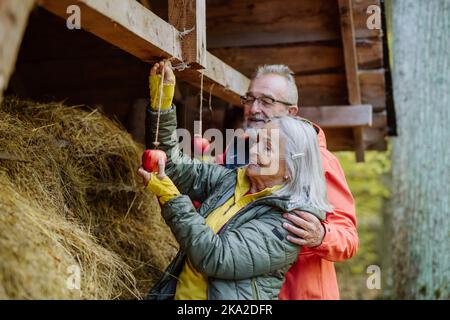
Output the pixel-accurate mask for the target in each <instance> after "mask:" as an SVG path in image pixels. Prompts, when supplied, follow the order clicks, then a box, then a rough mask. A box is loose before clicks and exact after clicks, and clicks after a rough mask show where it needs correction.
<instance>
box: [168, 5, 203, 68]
mask: <svg viewBox="0 0 450 320" xmlns="http://www.w3.org/2000/svg"><path fill="white" fill-rule="evenodd" d="M169 23H170V24H171V25H173V26H174V27H175V28H176V29H178V31H180V36H181V48H182V52H183V60H184V62H187V63H188V64H189V66H190V67H191V68H196V69H205V68H206V63H207V62H206V59H207V58H206V4H205V0H185V1H179V0H169Z"/></svg>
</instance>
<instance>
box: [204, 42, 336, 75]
mask: <svg viewBox="0 0 450 320" xmlns="http://www.w3.org/2000/svg"><path fill="white" fill-rule="evenodd" d="M210 52H211V53H213V54H214V55H216V56H217V57H218V58H220V59H222V60H223V61H224V62H226V63H228V64H229V65H230V66H232V67H234V68H237V69H239V70H240V71H241V72H242V73H244V74H245V75H247V76H251V75H252V74H253V72H254V71H255V70H256V68H257V67H258V66H259V65H263V64H285V65H287V66H289V67H290V68H291V70H292V71H294V72H295V73H296V74H297V75H299V74H314V73H325V72H329V70H330V69H331V70H333V69H339V68H343V56H342V48H341V47H340V46H333V45H325V44H311V45H306V46H305V45H299V44H294V45H284V46H262V47H239V48H218V49H212V50H210Z"/></svg>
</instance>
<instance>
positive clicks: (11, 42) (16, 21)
mask: <svg viewBox="0 0 450 320" xmlns="http://www.w3.org/2000/svg"><path fill="white" fill-rule="evenodd" d="M33 6H34V0H23V1H16V0H2V1H0V102H1V101H2V97H3V91H4V90H5V89H6V88H7V86H8V83H9V79H10V77H11V75H12V73H13V72H14V69H15V65H16V59H17V55H18V52H19V48H20V44H21V43H22V37H23V34H24V32H25V28H26V26H27V21H28V16H29V14H30V12H31V9H32V8H33Z"/></svg>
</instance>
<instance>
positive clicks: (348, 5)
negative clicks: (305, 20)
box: [338, 0, 364, 162]
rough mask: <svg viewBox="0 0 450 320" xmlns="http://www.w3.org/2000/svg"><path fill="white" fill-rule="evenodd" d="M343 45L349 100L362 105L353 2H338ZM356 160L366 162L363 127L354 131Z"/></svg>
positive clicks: (346, 0)
mask: <svg viewBox="0 0 450 320" xmlns="http://www.w3.org/2000/svg"><path fill="white" fill-rule="evenodd" d="M338 5H339V13H340V21H341V35H342V45H343V49H344V61H345V73H346V77H347V89H348V100H349V102H350V104H351V105H359V104H361V89H360V86H359V78H358V61H357V54H356V42H355V28H354V22H353V12H352V1H351V0H338ZM353 135H354V139H355V152H356V160H357V161H358V162H362V161H364V139H363V127H362V126H359V127H356V128H354V129H353Z"/></svg>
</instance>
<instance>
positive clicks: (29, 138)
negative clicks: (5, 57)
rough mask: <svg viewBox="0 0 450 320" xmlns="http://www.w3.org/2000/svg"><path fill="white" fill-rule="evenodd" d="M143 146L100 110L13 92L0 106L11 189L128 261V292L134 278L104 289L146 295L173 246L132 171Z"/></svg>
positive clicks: (2, 157)
mask: <svg viewBox="0 0 450 320" xmlns="http://www.w3.org/2000/svg"><path fill="white" fill-rule="evenodd" d="M142 150H143V147H142V146H140V145H137V144H136V143H135V142H134V141H133V140H132V138H131V136H130V135H129V134H128V133H126V132H125V130H124V129H123V128H121V127H120V126H119V125H118V124H117V123H115V122H114V121H111V120H110V119H108V118H106V117H105V116H103V115H102V114H100V113H99V112H98V111H97V110H86V108H85V107H83V106H75V107H70V108H69V107H66V106H64V105H62V104H61V103H49V104H37V103H33V102H31V101H20V100H17V99H7V100H6V101H4V103H3V104H2V106H1V108H0V168H3V170H4V172H5V175H6V176H7V177H8V178H9V180H10V181H12V183H13V188H14V190H16V191H17V193H18V194H20V195H22V197H23V198H24V199H26V200H27V201H29V202H30V203H31V204H32V207H33V208H35V209H36V210H41V211H42V212H51V213H52V216H57V217H58V218H55V219H59V220H58V221H59V222H61V221H67V222H70V223H72V222H73V223H75V224H76V225H78V227H79V228H81V230H82V231H83V232H85V233H86V234H87V235H89V236H92V238H93V242H95V243H97V244H99V245H101V246H103V247H104V248H105V250H108V251H109V252H110V253H111V254H113V255H114V254H117V255H118V256H119V257H120V259H121V260H122V262H121V263H122V265H121V267H120V268H118V270H125V271H126V270H127V268H126V267H125V266H129V267H130V268H131V270H132V272H133V275H134V277H135V278H136V287H137V289H136V290H134V292H133V294H131V293H130V288H129V287H133V286H134V284H131V285H130V283H128V284H126V281H124V280H121V282H120V281H119V282H120V283H122V288H121V290H116V289H110V288H105V289H104V290H105V291H110V292H114V294H117V295H119V296H120V297H127V298H130V297H133V296H135V295H137V296H142V295H143V294H145V293H146V292H147V290H148V289H149V288H150V287H151V285H153V283H154V281H155V279H156V278H158V277H159V276H160V271H161V270H163V269H164V268H165V266H166V265H167V263H168V262H169V261H170V260H171V259H172V257H173V256H174V254H175V253H176V251H177V245H176V241H175V240H174V238H173V237H172V235H171V233H170V231H169V229H168V228H167V226H166V225H165V224H164V222H163V220H162V218H161V216H160V214H159V206H158V204H157V202H156V199H155V197H154V196H153V195H151V194H150V193H149V192H148V191H147V190H144V189H143V187H142V183H141V181H140V180H138V177H137V176H136V174H135V172H136V169H137V167H138V166H139V163H140V155H141V154H142ZM0 201H1V200H0ZM0 214H1V212H0ZM61 219H62V220H61ZM55 221H56V220H55ZM69 252H70V250H69ZM0 260H3V258H2V256H1V253H0ZM1 263H2V262H0V265H1ZM117 277H118V278H119V279H123V278H125V279H127V278H129V277H128V276H127V275H126V272H125V273H124V274H122V275H117ZM112 282H114V281H112ZM131 282H133V281H131ZM111 285H112V284H111ZM113 287H117V286H116V285H114V286H113ZM119 287H120V286H119ZM98 290H100V291H101V290H103V289H102V288H99V289H98ZM131 291H133V290H131ZM0 294H1V291H0ZM114 294H110V295H109V296H111V295H114ZM97 296H98V297H104V296H107V295H102V294H98V295H97Z"/></svg>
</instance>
